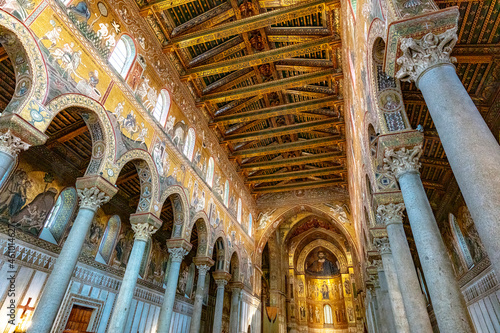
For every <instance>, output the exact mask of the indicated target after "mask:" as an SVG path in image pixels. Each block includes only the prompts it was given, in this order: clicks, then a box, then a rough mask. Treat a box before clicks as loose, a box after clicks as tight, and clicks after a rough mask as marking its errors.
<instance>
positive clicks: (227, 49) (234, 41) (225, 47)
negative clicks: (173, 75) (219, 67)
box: [188, 36, 245, 67]
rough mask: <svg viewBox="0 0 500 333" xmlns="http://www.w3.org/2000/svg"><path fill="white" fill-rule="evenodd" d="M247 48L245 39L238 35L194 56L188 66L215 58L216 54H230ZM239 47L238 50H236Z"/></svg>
mask: <svg viewBox="0 0 500 333" xmlns="http://www.w3.org/2000/svg"><path fill="white" fill-rule="evenodd" d="M243 48H245V43H244V41H243V38H242V37H241V36H236V37H234V38H231V39H230V40H228V41H225V42H224V43H222V44H220V45H217V46H216V47H213V48H211V49H210V50H208V51H206V52H204V53H202V54H200V55H198V56H196V57H194V58H193V59H191V61H190V62H189V64H188V66H190V67H192V66H195V65H197V64H199V63H202V62H204V61H207V60H208V59H210V58H213V57H215V56H218V57H220V56H229V55H231V54H233V53H235V52H238V51H240V50H242V49H243ZM235 49H237V51H235Z"/></svg>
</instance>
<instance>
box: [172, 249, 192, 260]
mask: <svg viewBox="0 0 500 333" xmlns="http://www.w3.org/2000/svg"><path fill="white" fill-rule="evenodd" d="M168 253H170V259H171V260H172V261H173V262H181V261H182V259H184V257H185V256H186V255H187V254H188V253H189V251H188V250H186V249H185V248H183V247H171V248H168Z"/></svg>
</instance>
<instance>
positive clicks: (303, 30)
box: [266, 27, 332, 42]
mask: <svg viewBox="0 0 500 333" xmlns="http://www.w3.org/2000/svg"><path fill="white" fill-rule="evenodd" d="M266 32H267V38H268V40H269V38H271V39H272V38H276V37H277V36H283V37H286V36H292V37H299V36H300V37H305V38H311V37H326V36H330V35H331V34H332V33H331V32H330V30H329V29H328V28H324V27H269V28H267V29H266ZM299 41H303V40H300V39H299ZM276 42H280V41H279V40H276Z"/></svg>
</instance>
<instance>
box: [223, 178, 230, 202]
mask: <svg viewBox="0 0 500 333" xmlns="http://www.w3.org/2000/svg"><path fill="white" fill-rule="evenodd" d="M228 205H229V180H227V179H226V184H225V185H224V206H226V207H227V206H228Z"/></svg>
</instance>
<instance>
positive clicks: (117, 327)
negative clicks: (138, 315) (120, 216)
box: [108, 238, 146, 333]
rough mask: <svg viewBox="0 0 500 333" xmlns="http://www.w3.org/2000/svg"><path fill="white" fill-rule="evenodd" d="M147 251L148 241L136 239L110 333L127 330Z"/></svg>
mask: <svg viewBox="0 0 500 333" xmlns="http://www.w3.org/2000/svg"><path fill="white" fill-rule="evenodd" d="M145 249H146V241H145V240H142V239H137V238H136V239H135V240H134V246H133V247H132V251H131V252H130V256H129V259H128V263H127V268H126V270H125V275H124V276H123V280H122V284H121V286H120V291H119V293H118V297H117V298H116V301H115V307H114V310H113V314H112V315H111V319H110V321H109V325H108V331H109V332H113V333H122V332H123V330H124V329H125V324H126V322H127V318H128V315H129V311H130V305H131V304H132V299H133V297H134V290H135V286H136V283H137V277H138V276H139V271H140V269H141V262H142V257H143V255H144V250H145Z"/></svg>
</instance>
